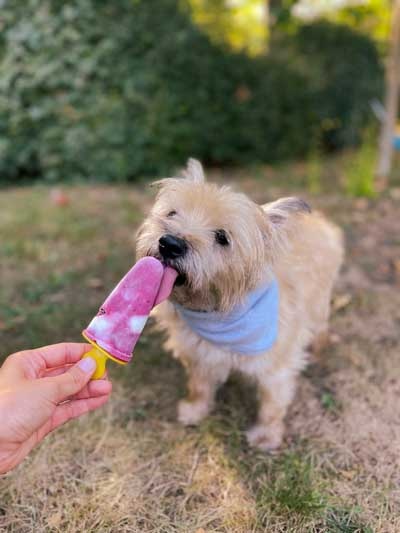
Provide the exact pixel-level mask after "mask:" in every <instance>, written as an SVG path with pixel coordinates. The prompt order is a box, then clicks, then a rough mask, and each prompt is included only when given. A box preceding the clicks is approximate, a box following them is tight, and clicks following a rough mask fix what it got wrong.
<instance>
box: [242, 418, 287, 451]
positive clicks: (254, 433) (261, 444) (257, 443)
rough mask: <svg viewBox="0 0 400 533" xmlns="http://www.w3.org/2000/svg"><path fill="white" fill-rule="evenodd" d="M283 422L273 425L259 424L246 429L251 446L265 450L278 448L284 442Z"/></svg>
mask: <svg viewBox="0 0 400 533" xmlns="http://www.w3.org/2000/svg"><path fill="white" fill-rule="evenodd" d="M283 429H284V427H283V424H281V423H275V424H273V425H271V426H264V425H261V424H257V425H255V426H253V427H252V428H250V429H249V430H248V431H246V438H247V442H248V443H249V445H250V446H253V447H254V448H258V449H259V450H262V451H264V452H271V451H273V450H276V449H277V448H279V447H280V445H281V444H282V439H283Z"/></svg>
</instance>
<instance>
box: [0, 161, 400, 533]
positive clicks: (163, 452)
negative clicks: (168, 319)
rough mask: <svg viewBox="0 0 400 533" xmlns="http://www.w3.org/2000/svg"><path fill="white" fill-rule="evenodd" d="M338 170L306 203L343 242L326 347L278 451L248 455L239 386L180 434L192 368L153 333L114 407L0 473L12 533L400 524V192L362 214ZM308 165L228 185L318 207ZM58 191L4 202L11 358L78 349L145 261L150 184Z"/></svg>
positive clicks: (365, 530) (0, 229)
mask: <svg viewBox="0 0 400 533" xmlns="http://www.w3.org/2000/svg"><path fill="white" fill-rule="evenodd" d="M338 164H339V163H338V161H337V160H327V161H324V162H323V164H321V165H320V168H321V169H322V175H321V177H318V187H320V190H321V191H322V192H318V190H313V191H312V199H311V202H312V203H313V204H314V205H315V206H316V207H318V208H320V209H322V210H323V211H325V212H327V213H328V214H329V215H330V216H331V217H333V218H334V219H336V221H337V222H338V223H339V224H340V225H341V226H342V227H343V228H344V229H345V231H346V236H347V242H348V254H347V263H346V265H345V268H344V271H343V273H342V276H341V279H340V282H339V285H338V288H337V293H336V296H335V299H334V309H335V311H334V314H333V317H332V330H333V340H332V342H331V343H330V345H328V346H327V347H326V348H324V350H323V351H322V352H321V353H320V354H319V355H318V357H317V359H316V360H315V361H314V362H313V364H311V365H310V367H309V368H308V369H307V371H306V372H305V374H304V376H303V377H302V379H301V382H300V386H299V391H298V394H297V396H296V400H295V402H294V404H293V406H292V409H291V411H290V413H289V416H288V421H287V422H288V429H287V435H286V440H285V445H284V447H283V449H282V450H281V451H280V452H279V453H276V454H270V455H265V454H261V453H259V452H257V451H254V450H251V449H249V448H248V446H247V444H246V442H245V439H244V435H243V431H244V429H245V428H246V427H247V426H248V425H249V424H250V422H251V420H252V419H253V418H254V416H255V413H256V398H255V392H254V388H253V387H252V385H251V384H248V383H245V382H243V381H242V379H241V378H240V377H238V376H233V377H232V378H231V379H230V380H229V382H228V383H227V384H226V385H225V386H224V387H223V388H222V389H221V391H220V392H219V394H218V399H217V408H216V411H215V413H214V414H213V415H212V416H210V417H209V418H208V419H207V420H205V421H204V422H203V423H202V424H201V425H200V427H198V428H193V429H184V428H182V427H181V426H180V425H179V424H178V423H177V422H176V419H175V409H176V403H177V401H178V400H179V398H180V397H182V396H183V395H184V392H185V380H184V373H183V371H182V369H181V367H180V366H179V364H178V363H177V362H175V361H174V360H172V359H171V358H170V357H168V355H167V354H165V353H164V352H163V350H162V348H161V344H162V339H161V338H160V337H159V335H157V334H155V333H154V332H153V331H152V328H151V327H149V328H147V329H146V331H145V334H144V335H143V336H142V338H141V342H140V344H139V345H138V347H137V350H136V351H135V358H134V361H133V363H132V364H131V365H129V366H128V367H124V368H121V367H117V366H116V365H114V366H111V367H110V373H111V378H112V379H113V382H114V385H115V388H114V392H113V397H112V399H111V401H110V403H109V404H108V405H107V406H106V407H105V408H104V409H102V410H101V411H99V412H97V413H94V414H91V415H89V416H87V417H84V418H82V419H80V420H78V421H76V422H73V423H71V424H69V425H68V426H66V427H64V428H62V429H61V430H59V431H57V432H55V433H54V434H53V435H51V436H50V437H49V438H48V439H46V441H45V442H43V443H42V445H41V446H40V447H38V449H37V450H36V451H35V452H34V453H32V454H31V455H30V457H29V458H28V459H27V460H26V461H25V462H24V463H23V464H22V465H20V466H19V467H18V468H17V469H16V470H15V471H14V472H12V473H11V474H9V475H7V476H5V477H4V478H3V479H1V480H0V530H1V531H7V532H8V531H9V532H17V533H24V532H31V531H35V532H47V531H51V532H63V533H64V532H66V533H73V532H77V531H90V532H91V531H101V532H115V531H118V532H122V533H124V532H136V531H137V532H149V533H150V532H151V533H155V532H160V533H161V532H163V533H164V532H166V533H169V532H171V533H172V532H182V533H187V532H197V533H204V532H206V533H210V532H226V533H251V532H259V531H260V532H263V531H265V532H268V533H270V532H271V533H279V532H282V533H283V532H290V533H317V532H318V533H322V532H324V533H339V532H340V533H372V532H373V533H380V532H382V533H391V532H393V533H394V532H397V531H400V519H399V516H400V494H399V489H398V487H399V486H400V485H399V482H400V477H399V469H398V446H399V445H400V430H399V424H398V421H397V419H396V417H397V414H396V409H395V406H396V404H397V403H398V384H399V381H400V369H399V366H398V350H399V345H400V341H399V333H398V324H399V323H400V311H399V310H400V305H399V304H400V296H399V291H398V283H400V273H398V272H397V271H396V265H397V263H396V261H397V260H398V258H399V257H400V241H399V240H398V238H397V230H396V228H397V224H398V215H397V213H398V209H399V203H400V199H399V197H398V196H397V197H396V195H395V194H394V195H391V191H390V190H389V191H387V194H386V195H385V196H383V197H382V198H381V199H373V200H368V201H367V204H364V203H359V202H358V200H352V199H351V198H346V197H344V196H343V195H339V194H338V193H335V192H334V189H333V188H332V176H338V175H340V173H341V172H342V171H341V168H338ZM306 172H307V165H306V166H304V165H303V164H301V163H296V164H293V165H290V166H289V165H286V166H285V167H281V168H279V169H276V168H268V167H266V168H263V167H258V168H257V169H252V170H248V169H243V170H240V171H237V172H232V173H229V180H230V181H233V182H234V183H235V184H236V185H238V186H239V187H240V188H241V189H242V190H244V191H245V192H247V193H248V194H251V195H252V197H253V198H255V199H256V200H257V201H259V202H263V201H267V200H270V199H272V198H275V197H277V196H280V195H287V194H300V195H302V196H305V197H307V196H308V185H307V183H308V182H307V179H306V177H305V174H306ZM212 175H213V178H215V179H217V180H221V181H222V180H223V179H224V178H225V176H222V175H221V174H220V173H219V172H218V171H214V172H213V173H212ZM299 184H300V185H299ZM65 192H66V193H67V195H68V197H69V200H70V202H69V204H68V205H66V206H64V207H59V206H57V205H55V204H54V203H53V201H52V199H51V191H50V190H49V189H47V188H45V187H37V186H34V187H26V188H20V189H9V190H4V191H2V194H1V195H0V276H1V280H2V283H1V287H0V337H1V352H2V354H3V356H5V355H6V354H8V353H11V352H13V351H16V350H19V349H24V348H28V347H32V346H39V345H43V344H47V343H52V342H58V341H60V340H71V341H79V340H80V332H81V330H82V329H83V327H84V326H85V325H86V324H87V322H88V321H89V320H90V318H91V316H92V315H93V314H94V312H95V311H96V310H97V307H98V305H99V303H101V301H102V300H103V299H104V297H105V295H106V294H107V293H108V291H109V290H110V289H111V288H112V287H113V286H114V284H115V283H116V282H117V281H118V279H119V278H120V276H121V275H122V274H123V273H124V272H125V271H126V270H127V269H128V268H129V267H130V265H131V264H132V262H133V261H134V254H133V249H134V233H135V228H136V227H137V225H138V223H139V222H140V220H141V219H142V216H143V212H144V211H145V210H146V209H147V208H148V207H149V206H150V205H151V202H152V194H153V193H152V192H151V191H150V190H147V189H146V188H145V187H144V186H143V185H142V186H140V187H139V186H138V187H127V186H115V187H107V186H102V187H84V186H75V187H68V188H66V189H65ZM396 198H397V199H396ZM377 250H378V251H379V253H377Z"/></svg>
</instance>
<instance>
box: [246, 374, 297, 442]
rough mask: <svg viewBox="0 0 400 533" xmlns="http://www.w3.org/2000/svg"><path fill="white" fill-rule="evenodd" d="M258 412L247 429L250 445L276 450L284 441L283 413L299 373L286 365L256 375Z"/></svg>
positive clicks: (290, 399) (291, 395)
mask: <svg viewBox="0 0 400 533" xmlns="http://www.w3.org/2000/svg"><path fill="white" fill-rule="evenodd" d="M257 381H258V392H259V402H260V405H259V412H258V419H257V423H256V424H255V425H254V426H253V427H252V428H250V429H249V430H248V431H247V433H246V436H247V440H248V442H249V444H250V445H251V446H255V447H257V448H259V449H261V450H264V451H270V450H275V449H276V448H279V446H280V445H281V443H282V439H283V433H284V422H283V420H284V417H285V415H286V411H287V408H288V406H289V404H290V402H291V401H292V399H293V396H294V393H295V389H296V374H295V372H291V371H290V369H287V368H284V369H281V370H278V371H276V372H274V373H272V374H267V375H262V374H261V375H260V376H258V378H257Z"/></svg>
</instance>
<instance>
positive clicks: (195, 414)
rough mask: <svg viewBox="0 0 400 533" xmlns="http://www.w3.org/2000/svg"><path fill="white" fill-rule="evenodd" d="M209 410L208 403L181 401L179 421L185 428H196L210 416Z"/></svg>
mask: <svg viewBox="0 0 400 533" xmlns="http://www.w3.org/2000/svg"><path fill="white" fill-rule="evenodd" d="M209 410H210V408H209V405H208V404H207V403H206V402H189V401H188V400H181V401H180V402H179V404H178V420H179V422H180V423H181V424H183V425H184V426H196V425H197V424H199V422H201V421H202V420H203V418H204V417H206V416H207V415H208V412H209Z"/></svg>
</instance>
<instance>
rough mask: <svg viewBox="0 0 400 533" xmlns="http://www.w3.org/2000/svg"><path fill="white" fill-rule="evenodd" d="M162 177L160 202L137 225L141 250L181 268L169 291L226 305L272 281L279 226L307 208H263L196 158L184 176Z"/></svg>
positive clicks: (288, 204) (295, 204)
mask: <svg viewBox="0 0 400 533" xmlns="http://www.w3.org/2000/svg"><path fill="white" fill-rule="evenodd" d="M157 184H158V186H159V192H158V195H157V199H156V202H155V204H154V206H153V209H152V210H151V213H150V215H149V217H148V218H147V219H146V220H145V221H144V223H143V224H142V226H141V227H140V229H139V232H138V237H137V257H138V258H140V257H143V256H146V255H152V256H154V257H157V258H158V259H160V260H161V261H163V262H164V263H165V264H168V265H170V266H171V267H173V268H175V269H176V270H177V271H178V273H179V276H178V278H177V281H176V284H175V287H174V290H173V293H172V296H171V298H172V299H173V300H175V301H177V302H178V303H180V304H182V305H184V306H186V307H188V308H191V309H199V310H207V311H209V310H220V311H227V310H229V309H231V308H232V307H233V306H234V305H235V304H236V303H237V302H239V301H240V300H241V299H242V298H243V296H244V295H245V294H246V293H247V292H248V291H250V290H252V289H253V288H255V287H256V286H257V285H258V284H259V283H261V282H262V281H264V280H265V281H266V280H268V278H269V277H270V276H271V275H272V272H271V266H272V263H273V258H274V254H275V253H276V252H277V250H278V249H279V247H280V246H281V241H282V240H281V239H280V233H281V232H280V228H281V227H283V226H285V221H286V220H287V219H288V217H289V215H290V212H293V211H298V210H304V209H307V210H308V209H309V208H308V206H307V205H306V204H304V202H302V201H301V200H297V199H295V198H290V199H289V198H287V199H283V200H280V201H278V202H274V203H272V204H269V206H267V208H265V209H263V208H262V207H261V206H259V205H257V204H256V203H254V202H252V201H251V200H250V199H249V198H248V197H247V196H245V195H244V194H240V193H237V192H234V191H232V190H231V189H230V188H229V187H227V186H222V187H220V186H217V185H216V184H213V183H208V182H206V180H205V177H204V172H203V168H202V166H201V164H200V163H199V162H198V161H196V160H194V159H190V160H189V162H188V165H187V168H186V170H185V171H184V172H183V173H182V176H181V177H179V178H167V179H164V180H161V181H160V182H158V183H157Z"/></svg>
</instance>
